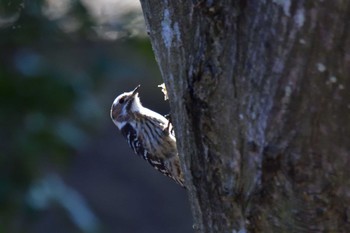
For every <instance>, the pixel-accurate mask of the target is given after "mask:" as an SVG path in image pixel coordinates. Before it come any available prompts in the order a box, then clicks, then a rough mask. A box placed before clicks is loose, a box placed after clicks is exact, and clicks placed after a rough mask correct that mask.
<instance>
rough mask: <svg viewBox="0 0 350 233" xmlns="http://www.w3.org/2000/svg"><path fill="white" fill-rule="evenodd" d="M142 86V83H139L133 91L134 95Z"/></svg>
mask: <svg viewBox="0 0 350 233" xmlns="http://www.w3.org/2000/svg"><path fill="white" fill-rule="evenodd" d="M140 87H141V85H138V86H137V87H136V88H135V89H134V90H133V91H132V94H131V95H132V96H135V95H136V94H137V93H139V92H138V89H139V88H140Z"/></svg>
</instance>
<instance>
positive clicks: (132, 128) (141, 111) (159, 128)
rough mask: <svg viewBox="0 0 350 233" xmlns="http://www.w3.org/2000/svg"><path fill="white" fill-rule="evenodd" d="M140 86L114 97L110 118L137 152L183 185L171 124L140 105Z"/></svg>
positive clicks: (157, 168)
mask: <svg viewBox="0 0 350 233" xmlns="http://www.w3.org/2000/svg"><path fill="white" fill-rule="evenodd" d="M139 87H140V86H138V87H136V88H135V89H134V90H133V91H131V92H125V93H123V94H121V95H119V96H118V97H117V98H116V99H115V100H114V102H113V104H112V107H111V118H112V120H113V122H114V124H115V125H116V126H117V127H118V128H119V130H120V131H121V132H122V134H123V136H124V137H125V138H126V139H127V141H128V143H129V146H130V147H131V148H132V149H133V150H134V152H135V153H136V154H137V155H139V156H141V157H142V158H144V159H145V160H146V161H148V162H149V163H150V164H151V165H152V166H153V167H154V168H155V169H156V170H158V171H160V172H161V173H163V174H164V175H166V176H169V177H170V178H172V179H174V180H175V181H176V182H177V183H178V184H180V185H181V186H184V180H183V175H182V172H181V168H180V162H179V157H178V153H177V148H176V139H175V136H174V134H173V133H172V132H173V130H172V126H171V124H169V122H168V120H167V119H166V118H165V117H163V116H162V115H160V114H158V113H156V112H154V111H152V110H150V109H148V108H145V107H143V106H142V104H141V102H140V98H139V97H138V88H139Z"/></svg>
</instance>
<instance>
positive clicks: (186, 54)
mask: <svg viewBox="0 0 350 233" xmlns="http://www.w3.org/2000/svg"><path fill="white" fill-rule="evenodd" d="M141 4H142V8H143V12H144V15H145V20H146V24H147V28H148V31H149V35H150V38H151V42H152V45H153V49H154V52H155V56H156V59H157V61H158V64H159V67H160V70H161V73H162V76H163V78H164V81H165V84H166V86H167V90H168V95H169V98H170V106H171V109H172V119H173V122H174V125H175V130H176V138H177V142H178V149H179V153H180V156H181V158H182V167H183V170H184V172H185V176H186V182H187V187H188V192H189V196H190V200H191V203H192V210H193V216H194V221H195V226H196V227H197V229H198V231H199V232H213V233H214V232H215V233H217V232H227V233H232V232H241V233H242V232H350V205H349V204H350V179H349V177H350V157H349V155H350V153H349V152H350V23H349V22H350V2H349V1H302V0H295V1H290V0H272V1H271V0H270V1H259V0H250V1H249V0H248V1H244V0H240V1H224V0H218V1H209V0H208V1H170V0H164V1H156V0H141Z"/></svg>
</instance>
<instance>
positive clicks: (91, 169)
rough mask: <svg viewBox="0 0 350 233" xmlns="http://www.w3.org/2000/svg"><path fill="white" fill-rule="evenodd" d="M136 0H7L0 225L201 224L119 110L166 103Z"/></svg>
mask: <svg viewBox="0 0 350 233" xmlns="http://www.w3.org/2000/svg"><path fill="white" fill-rule="evenodd" d="M160 83H162V80H161V77H160V74H159V71H158V67H157V65H156V63H155V59H154V56H153V53H152V49H151V46H150V42H149V39H148V38H147V36H146V35H145V29H144V22H143V16H142V12H141V9H140V5H139V2H138V1H133V0H128V1H120V0H26V1H25V0H21V1H18V0H12V1H3V0H0V122H1V128H0V233H2V232H6V233H7V232H11V233H12V232H14V233H16V232H21V233H22V232H29V233H31V232H33V233H34V232H35V233H47V232H50V233H55V232H57V233H62V232H89V233H90V232H91V233H92V232H131V233H134V232H143V233H148V232H150V233H151V232H152V233H157V232H167V233H172V232H174V233H175V232H184V233H186V232H192V230H191V226H192V219H191V215H190V210H189V204H188V202H187V196H186V192H185V191H184V190H183V189H182V188H181V187H178V186H177V185H176V184H175V183H174V182H172V181H171V180H170V179H168V178H167V177H164V176H162V175H160V174H158V172H156V171H155V170H154V169H152V168H151V167H150V166H149V165H148V164H147V163H146V162H144V161H143V160H141V159H139V158H138V157H137V156H135V155H134V154H133V153H132V151H131V149H129V148H128V145H127V143H126V141H125V139H124V138H122V136H121V134H120V132H118V130H117V128H116V127H115V126H114V125H113V123H112V121H111V120H110V117H109V109H110V106H111V103H112V102H113V100H114V98H115V97H116V96H117V95H119V94H120V93H122V92H125V91H130V90H132V89H133V88H134V87H135V86H136V85H138V84H141V90H140V96H141V100H142V102H143V104H144V105H145V106H147V107H149V108H151V109H153V110H156V111H158V112H160V113H162V114H166V113H168V111H169V110H168V103H166V102H164V101H163V95H162V93H161V91H160V89H159V88H157V85H158V84H160Z"/></svg>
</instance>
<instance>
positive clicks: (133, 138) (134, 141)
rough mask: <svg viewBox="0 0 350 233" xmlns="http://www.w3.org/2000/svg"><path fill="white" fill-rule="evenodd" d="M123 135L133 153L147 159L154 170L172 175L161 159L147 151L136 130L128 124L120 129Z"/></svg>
mask: <svg viewBox="0 0 350 233" xmlns="http://www.w3.org/2000/svg"><path fill="white" fill-rule="evenodd" d="M121 132H122V134H123V136H124V137H125V138H126V139H127V141H128V143H129V146H130V147H131V148H132V149H133V151H134V152H135V154H137V155H138V156H140V157H141V158H143V159H145V160H146V161H148V162H149V163H150V164H151V165H152V166H153V167H154V168H155V169H156V170H158V171H160V172H161V173H163V174H164V175H166V176H169V177H172V176H171V174H170V173H169V171H168V170H167V169H166V167H165V164H164V161H163V159H161V158H156V157H155V156H154V155H152V154H151V153H150V152H149V151H147V150H146V148H145V144H144V143H143V140H142V138H141V137H140V136H138V135H137V133H136V130H135V129H134V128H133V127H132V126H131V125H130V124H129V123H127V124H125V126H124V127H123V128H122V129H121Z"/></svg>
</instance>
